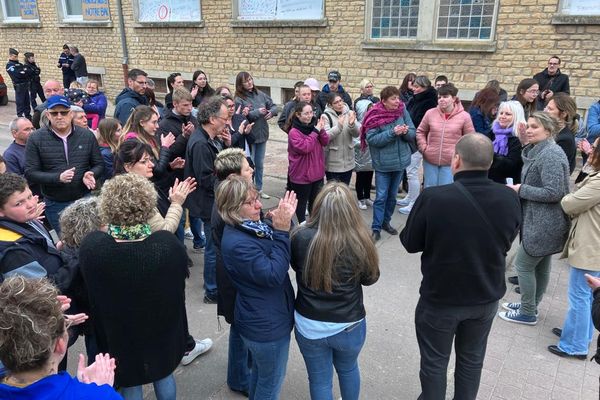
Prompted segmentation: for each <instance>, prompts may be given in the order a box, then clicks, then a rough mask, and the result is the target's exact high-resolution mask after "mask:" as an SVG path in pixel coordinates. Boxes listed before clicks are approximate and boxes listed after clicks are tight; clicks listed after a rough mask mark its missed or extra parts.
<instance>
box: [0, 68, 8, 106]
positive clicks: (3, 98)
mask: <svg viewBox="0 0 600 400" xmlns="http://www.w3.org/2000/svg"><path fill="white" fill-rule="evenodd" d="M7 104H8V94H7V93H6V83H4V78H3V77H2V75H0V106H5V105H7Z"/></svg>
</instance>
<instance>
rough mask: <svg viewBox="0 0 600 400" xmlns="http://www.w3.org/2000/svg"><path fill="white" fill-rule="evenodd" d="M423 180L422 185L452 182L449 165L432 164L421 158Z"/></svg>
mask: <svg viewBox="0 0 600 400" xmlns="http://www.w3.org/2000/svg"><path fill="white" fill-rule="evenodd" d="M423 182H424V186H425V187H426V188H427V187H430V186H441V185H447V184H449V183H452V182H454V176H453V175H452V168H451V167H450V166H449V165H442V166H440V165H434V164H430V163H428V162H427V161H425V159H423Z"/></svg>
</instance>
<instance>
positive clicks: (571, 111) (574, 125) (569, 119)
mask: <svg viewBox="0 0 600 400" xmlns="http://www.w3.org/2000/svg"><path fill="white" fill-rule="evenodd" d="M551 101H554V105H555V106H556V108H558V111H560V112H561V113H564V116H563V117H562V118H561V120H562V121H560V122H563V123H564V124H565V126H566V127H567V128H569V130H570V131H571V132H573V134H575V133H577V129H578V128H579V123H578V122H577V103H575V100H573V98H572V97H571V96H569V95H568V94H566V93H562V92H559V93H555V94H554V96H552V98H551V99H550V100H548V103H550V102H551Z"/></svg>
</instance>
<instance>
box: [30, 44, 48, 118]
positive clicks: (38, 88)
mask: <svg viewBox="0 0 600 400" xmlns="http://www.w3.org/2000/svg"><path fill="white" fill-rule="evenodd" d="M25 65H26V66H27V67H29V69H31V81H30V82H29V97H30V100H31V108H33V109H34V110H35V108H36V107H37V102H36V101H35V99H36V97H37V96H40V100H41V101H42V102H44V101H46V96H45V95H44V89H43V88H42V83H41V81H40V74H41V73H42V70H41V69H40V67H38V66H37V64H36V63H35V54H33V53H30V52H27V53H25Z"/></svg>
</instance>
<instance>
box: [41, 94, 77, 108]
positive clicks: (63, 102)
mask: <svg viewBox="0 0 600 400" xmlns="http://www.w3.org/2000/svg"><path fill="white" fill-rule="evenodd" d="M58 106H63V107H65V108H69V109H70V108H71V104H70V103H69V100H68V99H67V98H66V97H65V96H52V97H50V98H49V99H48V107H47V108H48V110H52V109H53V108H54V107H58Z"/></svg>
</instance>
